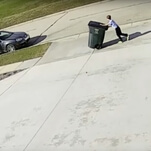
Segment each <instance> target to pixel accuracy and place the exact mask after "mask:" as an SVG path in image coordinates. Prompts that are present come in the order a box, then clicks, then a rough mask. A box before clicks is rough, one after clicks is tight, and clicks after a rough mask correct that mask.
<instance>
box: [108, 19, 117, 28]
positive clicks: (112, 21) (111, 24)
mask: <svg viewBox="0 0 151 151" xmlns="http://www.w3.org/2000/svg"><path fill="white" fill-rule="evenodd" d="M108 24H109V26H112V27H113V28H117V27H118V24H117V23H116V22H115V21H114V20H112V19H111V20H110V21H109V23H108Z"/></svg>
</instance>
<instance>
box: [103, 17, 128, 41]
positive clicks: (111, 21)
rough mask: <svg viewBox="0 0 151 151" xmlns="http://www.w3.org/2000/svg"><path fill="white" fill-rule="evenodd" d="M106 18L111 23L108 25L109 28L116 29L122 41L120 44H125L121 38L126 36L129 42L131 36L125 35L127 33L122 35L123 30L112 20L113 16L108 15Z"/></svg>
mask: <svg viewBox="0 0 151 151" xmlns="http://www.w3.org/2000/svg"><path fill="white" fill-rule="evenodd" d="M106 18H107V19H108V20H109V22H108V24H107V25H108V26H109V27H113V28H114V29H115V31H116V35H117V36H118V38H119V39H120V41H119V42H123V40H122V38H121V36H124V37H126V39H127V40H129V35H128V34H125V33H122V31H121V28H120V27H119V26H118V24H117V23H116V22H115V21H114V20H112V19H111V15H107V17H106Z"/></svg>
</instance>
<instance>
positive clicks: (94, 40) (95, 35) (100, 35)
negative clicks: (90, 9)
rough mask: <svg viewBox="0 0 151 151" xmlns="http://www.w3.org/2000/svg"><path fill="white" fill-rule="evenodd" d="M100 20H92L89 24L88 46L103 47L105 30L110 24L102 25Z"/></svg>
mask: <svg viewBox="0 0 151 151" xmlns="http://www.w3.org/2000/svg"><path fill="white" fill-rule="evenodd" d="M100 24H101V23H100V22H95V21H90V22H89V24H88V26H89V40H88V46H89V47H90V48H97V49H99V48H101V47H102V44H103V41H104V36H105V31H106V30H108V26H101V25H100Z"/></svg>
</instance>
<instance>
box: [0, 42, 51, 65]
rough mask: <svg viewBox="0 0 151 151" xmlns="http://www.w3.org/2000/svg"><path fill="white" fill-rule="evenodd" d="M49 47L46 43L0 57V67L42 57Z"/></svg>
mask: <svg viewBox="0 0 151 151" xmlns="http://www.w3.org/2000/svg"><path fill="white" fill-rule="evenodd" d="M49 46H50V43H46V44H42V45H38V46H33V47H28V48H24V49H21V50H17V51H15V52H11V53H6V54H3V55H0V66H3V65H7V64H12V63H16V62H20V61H25V60H29V59H33V58H38V57H42V56H43V55H44V54H45V52H46V51H47V49H48V48H49Z"/></svg>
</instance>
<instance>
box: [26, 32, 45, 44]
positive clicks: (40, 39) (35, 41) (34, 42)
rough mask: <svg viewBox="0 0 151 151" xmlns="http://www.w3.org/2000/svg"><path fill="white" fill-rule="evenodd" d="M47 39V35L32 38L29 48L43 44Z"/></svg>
mask: <svg viewBox="0 0 151 151" xmlns="http://www.w3.org/2000/svg"><path fill="white" fill-rule="evenodd" d="M46 37H47V36H46V35H43V36H36V37H31V38H30V40H29V42H28V46H27V47H29V46H33V45H36V44H38V43H40V42H42V41H43V40H45V39H46Z"/></svg>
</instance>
